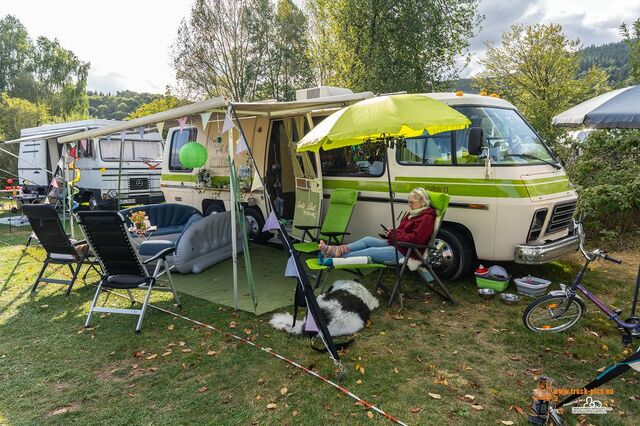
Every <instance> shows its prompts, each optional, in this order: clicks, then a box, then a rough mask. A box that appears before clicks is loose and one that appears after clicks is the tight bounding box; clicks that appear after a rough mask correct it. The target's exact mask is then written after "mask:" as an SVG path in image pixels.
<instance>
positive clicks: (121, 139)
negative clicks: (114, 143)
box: [120, 131, 127, 143]
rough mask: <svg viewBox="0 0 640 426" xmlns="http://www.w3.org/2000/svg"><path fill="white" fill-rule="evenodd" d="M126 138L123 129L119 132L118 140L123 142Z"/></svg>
mask: <svg viewBox="0 0 640 426" xmlns="http://www.w3.org/2000/svg"><path fill="white" fill-rule="evenodd" d="M126 138H127V132H125V131H122V132H120V142H122V143H124V141H125V139H126Z"/></svg>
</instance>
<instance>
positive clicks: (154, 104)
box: [127, 90, 189, 120]
mask: <svg viewBox="0 0 640 426" xmlns="http://www.w3.org/2000/svg"><path fill="white" fill-rule="evenodd" d="M188 103H189V101H186V100H184V99H178V98H176V97H175V96H173V95H172V94H171V91H169V90H167V92H166V93H165V95H164V96H163V97H161V98H158V99H155V100H153V101H151V102H149V103H146V104H142V105H140V106H138V108H137V109H136V110H135V111H133V112H132V113H130V114H129V115H128V116H127V120H133V119H134V118H139V117H146V116H147V115H151V114H155V113H156V112H162V111H166V110H169V109H173V108H178V107H181V106H184V105H187V104H188Z"/></svg>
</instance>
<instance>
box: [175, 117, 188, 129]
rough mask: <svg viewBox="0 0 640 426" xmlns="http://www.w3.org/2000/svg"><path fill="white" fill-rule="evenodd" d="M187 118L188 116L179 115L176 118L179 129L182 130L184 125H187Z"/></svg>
mask: <svg viewBox="0 0 640 426" xmlns="http://www.w3.org/2000/svg"><path fill="white" fill-rule="evenodd" d="M187 118H189V117H180V118H178V125H179V126H180V131H181V132H182V131H183V130H184V126H186V125H187Z"/></svg>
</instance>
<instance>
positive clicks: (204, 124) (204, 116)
mask: <svg viewBox="0 0 640 426" xmlns="http://www.w3.org/2000/svg"><path fill="white" fill-rule="evenodd" d="M200 118H202V131H203V132H204V131H206V130H207V125H209V119H210V118H211V111H208V112H203V113H202V114H200Z"/></svg>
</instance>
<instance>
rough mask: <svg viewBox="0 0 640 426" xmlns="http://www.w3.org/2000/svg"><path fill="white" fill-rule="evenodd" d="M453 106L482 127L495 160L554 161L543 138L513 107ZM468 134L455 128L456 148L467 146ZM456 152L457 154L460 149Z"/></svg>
mask: <svg viewBox="0 0 640 426" xmlns="http://www.w3.org/2000/svg"><path fill="white" fill-rule="evenodd" d="M456 109H457V110H458V111H459V112H461V113H462V114H464V115H466V116H467V117H468V118H469V120H471V127H481V128H482V130H483V134H484V139H485V144H486V146H488V148H489V156H490V157H491V160H492V162H493V163H494V164H498V165H499V164H504V165H529V164H540V163H546V162H551V163H557V160H556V158H555V157H554V156H553V155H552V154H551V152H550V151H549V149H548V148H547V147H546V146H545V145H544V143H543V142H542V140H540V138H539V137H538V135H536V133H535V132H534V131H533V129H532V128H531V127H530V126H529V124H528V123H527V122H526V121H525V120H524V119H523V118H522V117H521V116H520V114H518V113H517V112H516V111H515V110H512V109H505V108H490V107H480V106H460V107H456ZM468 135H469V131H468V130H465V131H459V132H457V135H456V142H457V144H456V145H457V150H458V151H461V150H462V151H464V150H466V148H467V143H468V138H469V136H468ZM458 154H459V155H458V158H460V157H461V156H460V152H459V153H458Z"/></svg>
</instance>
